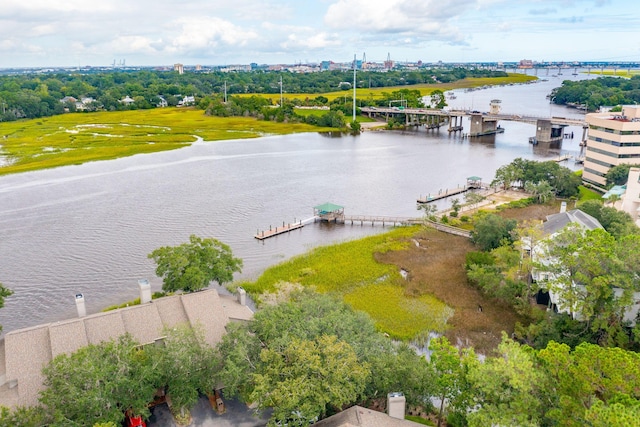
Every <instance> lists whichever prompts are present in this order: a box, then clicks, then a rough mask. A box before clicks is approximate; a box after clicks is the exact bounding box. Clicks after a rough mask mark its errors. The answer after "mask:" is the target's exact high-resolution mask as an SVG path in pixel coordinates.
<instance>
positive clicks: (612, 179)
mask: <svg viewBox="0 0 640 427" xmlns="http://www.w3.org/2000/svg"><path fill="white" fill-rule="evenodd" d="M634 167H635V168H638V167H640V165H632V164H626V163H625V164H621V165H616V166H614V167H612V168H611V169H609V171H608V172H607V174H606V175H605V176H604V177H605V179H606V180H607V187H613V186H614V185H624V184H626V183H627V179H629V169H631V168H634Z"/></svg>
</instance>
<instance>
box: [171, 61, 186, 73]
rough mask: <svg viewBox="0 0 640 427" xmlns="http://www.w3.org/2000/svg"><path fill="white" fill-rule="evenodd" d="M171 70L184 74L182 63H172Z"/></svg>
mask: <svg viewBox="0 0 640 427" xmlns="http://www.w3.org/2000/svg"><path fill="white" fill-rule="evenodd" d="M173 71H177V72H178V74H184V65H182V64H179V63H178V64H173Z"/></svg>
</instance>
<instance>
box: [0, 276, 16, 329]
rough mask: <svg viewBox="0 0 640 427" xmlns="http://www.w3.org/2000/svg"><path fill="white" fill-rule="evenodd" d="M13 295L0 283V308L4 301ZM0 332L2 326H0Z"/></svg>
mask: <svg viewBox="0 0 640 427" xmlns="http://www.w3.org/2000/svg"><path fill="white" fill-rule="evenodd" d="M11 295H13V291H12V290H11V289H9V288H5V286H4V285H3V284H2V283H0V308H2V307H4V299H5V298H7V297H10V296H11ZM0 332H2V325H0Z"/></svg>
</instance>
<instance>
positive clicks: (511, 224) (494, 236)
mask: <svg viewBox="0 0 640 427" xmlns="http://www.w3.org/2000/svg"><path fill="white" fill-rule="evenodd" d="M516 225H517V221H516V220H514V219H506V218H502V217H501V216H499V215H496V214H492V213H489V214H486V215H484V216H483V217H481V218H480V219H478V220H477V221H476V222H475V223H474V225H473V231H472V232H471V240H472V241H473V243H475V244H476V245H477V246H478V247H479V248H480V249H481V250H483V251H489V250H491V249H495V248H497V247H499V246H501V245H502V244H503V243H504V242H507V243H512V242H513V241H514V233H513V231H514V230H515V229H516Z"/></svg>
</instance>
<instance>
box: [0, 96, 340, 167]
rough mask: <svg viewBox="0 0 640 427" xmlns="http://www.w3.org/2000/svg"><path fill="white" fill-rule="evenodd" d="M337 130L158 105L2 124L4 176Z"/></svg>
mask: <svg viewBox="0 0 640 427" xmlns="http://www.w3.org/2000/svg"><path fill="white" fill-rule="evenodd" d="M329 130H335V129H328V128H319V127H316V126H310V125H305V124H286V123H276V122H269V121H258V120H255V119H252V118H246V117H210V116H206V115H204V113H203V111H202V110H195V109H178V108H158V109H153V110H134V111H118V112H100V113H73V114H64V115H60V116H53V117H47V118H41V119H34V120H24V121H18V122H6V123H0V146H1V147H0V165H1V164H2V163H1V160H2V158H4V159H5V162H7V164H5V165H4V166H0V175H4V174H9V173H16V172H26V171H33V170H38V169H46V168H53V167H58V166H67V165H74V164H81V163H85V162H89V161H96V160H109V159H115V158H119V157H125V156H130V155H133V154H139V153H151V152H157V151H166V150H173V149H176V148H181V147H184V146H187V145H189V144H191V143H193V142H195V141H196V139H197V138H196V137H201V138H203V139H204V140H205V141H219V140H227V139H243V138H257V137H261V136H265V135H283V134H289V133H297V132H320V131H329Z"/></svg>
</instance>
